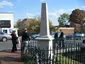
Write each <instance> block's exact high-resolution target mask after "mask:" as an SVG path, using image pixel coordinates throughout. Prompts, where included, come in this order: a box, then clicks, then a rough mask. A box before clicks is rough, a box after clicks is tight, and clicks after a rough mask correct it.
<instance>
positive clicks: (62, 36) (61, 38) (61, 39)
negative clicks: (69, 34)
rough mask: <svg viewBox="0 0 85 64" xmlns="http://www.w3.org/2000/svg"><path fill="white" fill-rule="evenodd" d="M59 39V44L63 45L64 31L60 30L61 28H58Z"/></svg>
mask: <svg viewBox="0 0 85 64" xmlns="http://www.w3.org/2000/svg"><path fill="white" fill-rule="evenodd" d="M59 40H60V42H59V46H60V47H64V33H63V32H62V30H60V36H59Z"/></svg>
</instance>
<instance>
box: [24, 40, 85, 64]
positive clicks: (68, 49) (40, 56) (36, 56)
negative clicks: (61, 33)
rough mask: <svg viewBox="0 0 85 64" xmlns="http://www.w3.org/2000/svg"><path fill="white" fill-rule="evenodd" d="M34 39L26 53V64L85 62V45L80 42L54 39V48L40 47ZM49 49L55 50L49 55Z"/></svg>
mask: <svg viewBox="0 0 85 64" xmlns="http://www.w3.org/2000/svg"><path fill="white" fill-rule="evenodd" d="M36 42H37V41H34V40H32V41H31V42H30V43H31V45H30V43H29V45H28V52H26V53H25V54H24V61H25V64H85V51H84V50H85V47H84V44H82V43H80V42H73V41H72V42H71V41H64V42H63V43H64V44H63V43H62V44H60V40H57V41H56V40H53V44H54V45H53V50H51V49H50V50H48V48H45V49H40V48H39V47H38V46H35V43H36ZM48 51H50V52H51V51H53V58H51V57H50V56H51V54H50V56H49V57H48Z"/></svg>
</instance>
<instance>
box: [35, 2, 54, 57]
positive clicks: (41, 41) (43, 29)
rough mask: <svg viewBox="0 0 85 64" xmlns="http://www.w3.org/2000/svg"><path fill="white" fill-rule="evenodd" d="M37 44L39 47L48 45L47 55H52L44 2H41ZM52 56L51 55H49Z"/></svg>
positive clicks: (46, 8) (46, 10)
mask: <svg viewBox="0 0 85 64" xmlns="http://www.w3.org/2000/svg"><path fill="white" fill-rule="evenodd" d="M36 39H37V41H38V46H39V47H40V48H41V49H43V48H44V49H46V48H47V47H48V49H49V50H51V51H48V56H49V55H50V54H51V55H53V38H52V36H51V35H50V30H49V21H48V7H47V4H46V3H42V9H41V22H40V37H38V38H36ZM51 57H52V56H51Z"/></svg>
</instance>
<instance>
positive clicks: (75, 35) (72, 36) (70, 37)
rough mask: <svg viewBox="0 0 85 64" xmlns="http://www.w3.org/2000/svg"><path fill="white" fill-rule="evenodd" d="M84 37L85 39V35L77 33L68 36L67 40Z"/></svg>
mask: <svg viewBox="0 0 85 64" xmlns="http://www.w3.org/2000/svg"><path fill="white" fill-rule="evenodd" d="M82 37H84V34H81V33H75V34H70V35H67V36H66V38H67V39H81V38H82Z"/></svg>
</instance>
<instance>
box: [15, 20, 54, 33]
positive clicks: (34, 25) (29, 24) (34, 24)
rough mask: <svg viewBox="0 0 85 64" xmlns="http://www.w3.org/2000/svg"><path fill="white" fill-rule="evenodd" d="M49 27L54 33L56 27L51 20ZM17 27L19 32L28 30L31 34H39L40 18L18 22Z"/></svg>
mask: <svg viewBox="0 0 85 64" xmlns="http://www.w3.org/2000/svg"><path fill="white" fill-rule="evenodd" d="M49 24H50V25H49V26H50V29H51V31H54V30H55V29H54V28H55V27H53V25H52V22H51V21H50V20H49ZM16 27H17V28H18V29H19V32H22V31H23V28H27V29H28V31H29V32H30V33H39V32H40V18H37V19H36V18H32V19H28V18H27V19H23V20H22V21H21V20H18V22H17V23H16Z"/></svg>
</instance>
